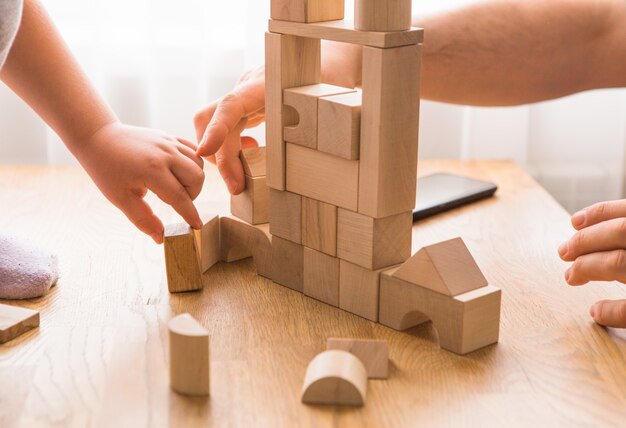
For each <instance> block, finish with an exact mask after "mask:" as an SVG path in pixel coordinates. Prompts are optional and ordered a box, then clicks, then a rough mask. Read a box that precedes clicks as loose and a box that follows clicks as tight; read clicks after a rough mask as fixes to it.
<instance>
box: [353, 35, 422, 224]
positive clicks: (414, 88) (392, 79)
mask: <svg viewBox="0 0 626 428" xmlns="http://www.w3.org/2000/svg"><path fill="white" fill-rule="evenodd" d="M420 59H421V45H414V46H406V47H400V48H392V49H377V48H371V47H366V48H363V106H362V110H361V148H360V162H361V173H360V176H359V212H360V213H362V214H366V215H368V216H370V217H376V218H379V217H387V216H390V215H394V214H399V213H402V212H407V211H411V210H412V209H413V208H414V207H415V191H416V183H417V145H418V133H419V132H418V131H419V105H420V77H419V76H420Z"/></svg>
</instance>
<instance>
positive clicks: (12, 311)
mask: <svg viewBox="0 0 626 428" xmlns="http://www.w3.org/2000/svg"><path fill="white" fill-rule="evenodd" d="M35 327H39V312H37V311H34V310H32V309H27V308H22V307H19V306H10V305H3V304H0V343H6V342H8V341H9V340H13V339H15V338H16V337H17V336H20V335H22V334H24V333H26V332H27V331H28V330H31V329H33V328H35Z"/></svg>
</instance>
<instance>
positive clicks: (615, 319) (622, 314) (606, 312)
mask: <svg viewBox="0 0 626 428" xmlns="http://www.w3.org/2000/svg"><path fill="white" fill-rule="evenodd" d="M589 315H591V317H592V318H593V320H594V321H595V322H597V323H598V324H600V325H603V326H606V327H616V328H626V300H601V301H599V302H598V303H596V304H594V305H593V306H592V307H591V309H589Z"/></svg>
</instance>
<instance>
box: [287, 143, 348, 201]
mask: <svg viewBox="0 0 626 428" xmlns="http://www.w3.org/2000/svg"><path fill="white" fill-rule="evenodd" d="M286 153H287V190H289V191H290V192H293V193H297V194H300V195H303V196H306V197H309V198H311V199H316V200H318V201H322V202H326V203H328V204H331V205H336V206H338V207H343V208H347V209H350V210H354V211H356V210H357V204H358V195H359V191H358V187H359V161H352V160H347V159H342V158H339V157H337V156H332V155H329V154H328V153H323V152H320V151H317V150H311V149H308V148H306V147H301V146H298V145H296V144H289V143H287V151H286Z"/></svg>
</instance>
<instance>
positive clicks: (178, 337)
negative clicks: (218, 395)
mask: <svg viewBox="0 0 626 428" xmlns="http://www.w3.org/2000/svg"><path fill="white" fill-rule="evenodd" d="M167 326H168V330H169V339H170V386H171V387H172V389H173V390H174V391H176V392H179V393H181V394H185V395H209V386H210V383H209V376H210V373H209V332H208V331H207V330H206V329H205V328H204V327H202V325H200V323H198V321H196V320H195V319H194V318H193V317H192V316H191V315H189V314H182V315H178V316H176V317H174V318H172V319H171V320H170V321H169V323H168V325H167ZM129 375H131V374H130V373H129Z"/></svg>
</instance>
